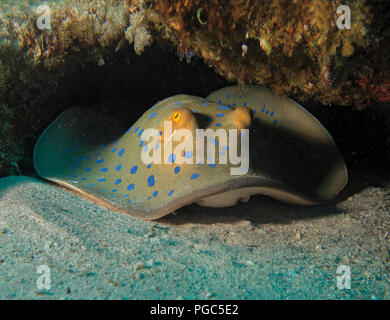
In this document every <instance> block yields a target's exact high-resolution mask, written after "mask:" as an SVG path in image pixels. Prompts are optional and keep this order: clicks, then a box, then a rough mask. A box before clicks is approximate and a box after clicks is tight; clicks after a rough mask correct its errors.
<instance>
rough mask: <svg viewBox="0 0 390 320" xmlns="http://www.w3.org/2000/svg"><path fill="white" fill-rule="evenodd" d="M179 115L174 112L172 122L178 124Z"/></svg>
mask: <svg viewBox="0 0 390 320" xmlns="http://www.w3.org/2000/svg"><path fill="white" fill-rule="evenodd" d="M180 117H181V114H180V112H174V113H173V122H175V123H178V122H179V120H180Z"/></svg>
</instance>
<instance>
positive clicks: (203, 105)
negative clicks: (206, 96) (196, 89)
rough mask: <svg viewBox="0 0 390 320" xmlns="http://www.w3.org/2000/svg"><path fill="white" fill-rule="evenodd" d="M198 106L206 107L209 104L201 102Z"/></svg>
mask: <svg viewBox="0 0 390 320" xmlns="http://www.w3.org/2000/svg"><path fill="white" fill-rule="evenodd" d="M200 106H201V107H208V106H209V104H208V103H203V104H201V105H200Z"/></svg>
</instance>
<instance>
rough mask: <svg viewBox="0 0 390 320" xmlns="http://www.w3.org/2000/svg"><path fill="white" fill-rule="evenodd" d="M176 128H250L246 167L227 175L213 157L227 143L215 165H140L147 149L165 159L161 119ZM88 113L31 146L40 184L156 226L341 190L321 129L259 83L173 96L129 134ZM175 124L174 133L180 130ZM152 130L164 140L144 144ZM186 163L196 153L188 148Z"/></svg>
mask: <svg viewBox="0 0 390 320" xmlns="http://www.w3.org/2000/svg"><path fill="white" fill-rule="evenodd" d="M164 120H174V121H176V125H178V126H179V127H180V128H187V129H190V130H194V129H213V130H217V129H226V130H228V129H234V128H236V129H240V130H242V129H248V130H249V138H250V139H249V154H250V161H249V168H246V171H245V172H246V173H245V174H242V175H232V174H231V170H230V168H231V164H229V163H227V164H220V163H219V161H218V160H219V157H221V155H223V154H224V153H226V152H227V151H228V150H229V145H223V144H222V143H219V142H220V141H219V140H218V137H216V138H215V139H214V140H211V141H212V143H214V144H215V149H216V151H215V152H216V157H215V159H214V161H213V162H211V163H210V161H201V162H196V161H195V158H194V161H193V164H187V163H184V164H179V163H177V155H175V154H169V155H167V158H168V162H167V163H162V164H156V163H144V162H143V161H142V160H141V154H142V153H143V152H152V151H158V150H159V151H161V152H162V154H165V153H164V143H163V137H164V135H162V128H163V127H162V123H163V122H164ZM114 124H115V121H114V120H113V119H110V118H108V117H107V116H104V115H101V114H98V113H97V112H96V111H95V110H94V109H82V108H71V109H68V110H67V111H65V112H64V113H62V114H61V115H59V116H58V117H57V118H56V119H55V120H54V121H53V122H52V123H51V124H50V125H49V126H48V128H46V129H45V130H44V132H43V133H42V135H41V136H40V138H39V139H38V141H37V143H36V146H35V149H34V166H35V168H36V171H37V172H38V174H39V175H40V176H41V177H43V178H44V179H47V180H50V181H53V182H55V183H58V184H59V185H62V186H65V187H66V188H69V189H72V190H73V191H76V192H77V194H78V195H80V196H83V197H86V198H88V199H90V200H93V201H95V202H97V203H99V204H102V205H105V206H107V207H109V208H111V209H114V210H117V211H119V212H123V213H127V214H130V215H133V216H135V217H138V218H142V219H147V220H152V219H157V218H160V217H162V216H164V215H167V214H169V213H171V212H173V211H175V210H176V209H178V208H180V207H183V206H185V205H189V204H191V203H194V202H195V203H198V204H200V205H203V206H211V207H224V206H232V205H235V204H236V203H237V202H238V201H247V200H248V199H249V197H250V196H252V195H256V194H263V195H268V196H271V197H274V198H276V199H279V200H282V201H286V202H290V203H295V204H300V205H315V204H319V203H323V202H326V201H329V200H331V199H332V198H334V197H335V196H336V195H337V194H338V193H339V192H340V191H341V190H342V189H343V187H344V186H345V185H346V183H347V180H348V177H347V170H346V167H345V163H344V161H343V159H342V157H341V155H340V153H339V151H338V149H337V147H336V145H335V143H334V142H333V139H332V137H331V136H330V135H329V133H328V132H327V131H326V129H325V128H324V127H323V126H322V125H321V124H320V123H319V122H318V120H317V119H315V118H314V117H313V116H312V115H311V114H310V113H309V112H308V111H306V110H305V109H304V108H303V107H301V106H300V105H298V104H297V103H295V102H294V101H292V100H290V99H287V98H283V97H279V96H277V95H275V94H274V93H273V92H272V91H271V90H269V89H265V88H261V87H257V86H246V87H237V86H233V87H227V88H223V89H220V90H217V91H215V92H213V93H211V94H210V95H209V96H208V97H207V98H206V99H204V98H200V97H195V96H190V95H177V96H173V97H170V98H167V99H165V100H162V101H160V102H158V103H157V104H156V105H154V106H153V107H152V108H150V109H149V110H147V111H146V112H145V113H144V114H143V116H142V117H141V118H140V119H139V120H138V121H136V122H135V123H134V124H133V125H132V126H131V127H130V128H129V129H127V130H126V128H125V129H120V126H116V125H114ZM179 127H178V128H179ZM150 128H155V129H156V130H157V131H158V132H159V134H160V135H161V140H158V139H157V142H156V141H155V142H154V143H151V141H148V140H145V139H143V133H144V131H145V130H146V129H150ZM184 157H185V158H192V157H195V152H191V151H186V152H185V153H184Z"/></svg>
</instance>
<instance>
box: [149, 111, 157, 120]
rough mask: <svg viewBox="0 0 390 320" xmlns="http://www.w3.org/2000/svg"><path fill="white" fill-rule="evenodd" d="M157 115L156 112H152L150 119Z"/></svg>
mask: <svg viewBox="0 0 390 320" xmlns="http://www.w3.org/2000/svg"><path fill="white" fill-rule="evenodd" d="M155 115H156V112H152V113H151V114H150V115H149V116H148V119H150V118H153V117H154V116H155Z"/></svg>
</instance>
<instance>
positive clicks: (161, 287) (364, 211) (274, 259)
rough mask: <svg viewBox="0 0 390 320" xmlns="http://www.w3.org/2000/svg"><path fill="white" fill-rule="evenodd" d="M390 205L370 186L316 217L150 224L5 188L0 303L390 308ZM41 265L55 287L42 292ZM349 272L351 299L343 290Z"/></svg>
mask: <svg viewBox="0 0 390 320" xmlns="http://www.w3.org/2000/svg"><path fill="white" fill-rule="evenodd" d="M363 178H364V177H363ZM388 195H389V188H386V187H375V186H371V187H367V188H362V189H361V190H357V191H356V190H355V191H354V192H351V195H350V196H346V197H345V198H344V199H340V200H339V201H338V202H337V204H334V205H327V206H320V207H311V208H305V207H298V206H290V205H287V204H284V203H281V202H278V201H274V200H272V199H269V198H266V197H262V196H256V197H253V198H252V199H251V200H250V201H249V202H248V203H246V204H239V205H237V206H234V207H230V208H223V209H212V208H202V207H199V206H197V205H191V206H188V207H185V208H182V209H180V210H178V211H177V212H175V213H174V214H171V215H169V216H167V217H165V218H163V219H160V220H158V221H154V222H145V221H141V220H137V219H134V218H132V217H130V216H127V215H123V214H119V213H117V212H113V211H110V210H108V209H106V208H104V207H99V206H97V205H96V204H94V203H92V202H90V201H88V200H85V199H81V198H79V197H77V196H75V195H74V194H72V193H69V192H67V191H65V190H63V189H61V188H58V187H55V186H53V185H50V184H48V183H45V182H42V181H40V180H37V179H34V178H29V177H21V176H19V177H6V178H2V179H0V298H1V299H389V298H390V291H389V289H390V283H389V262H390V258H389V241H390V235H389V231H390V221H389V208H390V205H389V203H390V200H389V198H388ZM41 265H45V266H47V267H48V268H49V269H50V280H51V281H50V288H49V289H39V288H38V287H37V280H39V277H40V276H41V274H39V273H37V269H38V268H39V266H41ZM340 265H346V266H348V267H350V270H351V289H344V290H340V289H338V288H337V268H338V267H339V266H340Z"/></svg>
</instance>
